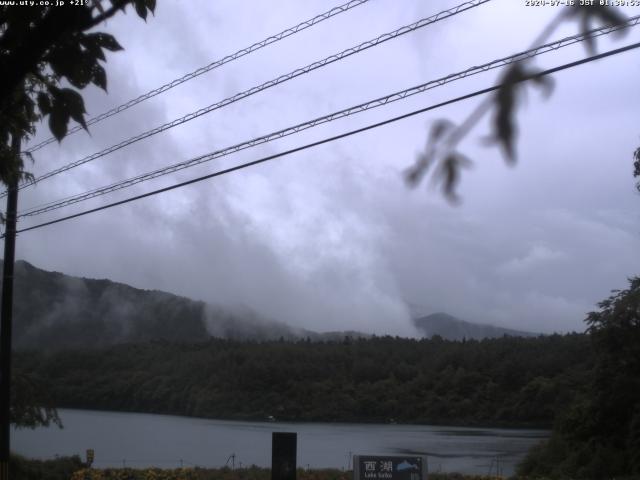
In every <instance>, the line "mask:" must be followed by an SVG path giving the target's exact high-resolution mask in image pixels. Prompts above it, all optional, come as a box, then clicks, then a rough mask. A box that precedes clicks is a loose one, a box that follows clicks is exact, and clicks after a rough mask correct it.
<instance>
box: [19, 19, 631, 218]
mask: <svg viewBox="0 0 640 480" xmlns="http://www.w3.org/2000/svg"><path fill="white" fill-rule="evenodd" d="M639 23H640V15H638V16H636V17H632V18H629V19H628V20H627V21H626V22H625V23H624V24H619V25H615V26H607V27H602V28H599V29H594V30H591V31H589V32H586V33H583V34H579V35H573V36H570V37H566V38H563V39H561V40H558V41H555V42H551V43H548V44H546V45H541V46H539V47H536V48H533V49H530V50H526V51H524V52H520V53H517V54H515V55H511V56H509V57H504V58H501V59H498V60H493V61H491V62H488V63H485V64H483V65H480V66H474V67H471V68H468V69H467V70H463V71H461V72H458V73H453V74H450V75H447V76H446V77H441V78H439V79H436V80H431V81H429V82H426V83H423V84H421V85H418V86H415V87H411V88H408V89H406V90H402V91H400V92H395V93H392V94H390V95H386V96H384V97H380V98H377V99H375V100H370V101H368V102H365V103H361V104H359V105H355V106H352V107H349V108H346V109H343V110H339V111H337V112H334V113H331V114H329V115H325V116H322V117H318V118H315V119H313V120H310V121H307V122H304V123H300V124H298V125H294V126H292V127H288V128H285V129H282V130H278V131H276V132H272V133H269V134H266V135H263V136H260V137H257V138H254V139H251V140H248V141H245V142H242V143H239V144H236V145H233V146H230V147H226V148H223V149H221V150H217V151H215V152H211V153H208V154H205V155H201V156H199V157H195V158H192V159H189V160H186V161H184V162H180V163H177V164H174V165H170V166H168V167H163V168H160V169H157V170H154V171H151V172H147V173H144V174H141V175H138V176H136V177H132V178H130V179H127V180H124V181H120V182H116V183H113V184H111V185H108V186H104V187H100V188H97V189H94V190H90V191H87V192H84V193H81V194H77V195H73V196H69V197H66V198H63V199H59V200H55V201H53V202H49V203H46V204H44V205H39V206H36V207H32V208H30V209H27V210H25V211H23V212H20V214H19V215H18V218H23V217H28V216H35V215H38V214H41V213H45V212H49V211H52V210H57V209H59V208H63V207H66V206H68V205H73V204H75V203H78V202H81V201H84V200H89V199H91V198H95V197H98V196H101V195H105V194H108V193H111V192H114V191H117V190H121V189H124V188H128V187H131V186H133V185H136V184H138V183H142V182H144V181H147V180H151V179H154V178H158V177H160V176H163V175H167V174H170V173H173V172H176V171H179V170H183V169H185V168H189V167H193V166H196V165H199V164H201V163H204V162H208V161H211V160H214V159H217V158H221V157H224V156H227V155H230V154H233V153H236V152H239V151H241V150H245V149H247V148H251V147H254V146H256V145H260V144H263V143H267V142H270V141H273V140H276V139H279V138H283V137H285V136H289V135H292V134H295V133H298V132H301V131H303V130H306V129H309V128H313V127H315V126H317V125H321V124H323V123H328V122H331V121H334V120H337V119H339V118H344V117H348V116H350V115H354V114H357V113H360V112H363V111H366V110H370V109H373V108H377V107H381V106H384V105H387V104H389V103H393V102H396V101H398V100H403V99H406V98H408V97H410V96H413V95H416V94H418V93H423V92H425V91H427V90H430V89H433V88H436V87H439V86H442V85H445V84H447V83H450V82H453V81H456V80H460V79H463V78H466V77H469V76H472V75H476V74H478V73H482V72H486V71H489V70H492V69H495V68H499V67H503V66H506V65H509V64H511V63H513V62H517V61H522V60H527V59H530V58H532V57H535V56H537V55H541V54H544V53H548V52H550V51H555V50H558V49H560V48H564V47H567V46H570V45H573V44H576V43H579V42H583V41H585V40H586V39H587V38H589V39H592V38H596V37H599V36H602V35H608V34H610V33H612V32H615V31H618V30H621V29H623V28H628V27H632V26H636V25H638V24H639Z"/></svg>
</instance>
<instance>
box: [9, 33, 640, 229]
mask: <svg viewBox="0 0 640 480" xmlns="http://www.w3.org/2000/svg"><path fill="white" fill-rule="evenodd" d="M639 47H640V42H638V43H634V44H631V45H627V46H625V47H621V48H617V49H615V50H610V51H608V52H605V53H601V54H598V55H592V56H590V57H587V58H583V59H582V60H576V61H575V62H571V63H565V64H564V65H560V66H559V67H554V68H550V69H548V70H543V71H541V72H538V73H535V74H533V75H527V76H525V77H523V78H521V79H519V80H517V82H516V83H521V82H524V81H527V80H532V79H535V78H541V77H544V76H546V75H551V74H553V73H556V72H559V71H561V70H566V69H569V68H573V67H577V66H578V65H583V64H586V63H590V62H593V61H595V60H600V59H602V58H605V57H609V56H612V55H617V54H620V53H623V52H627V51H629V50H633V49H636V48H639ZM503 85H504V84H498V85H494V86H493V87H488V88H484V89H482V90H476V91H475V92H472V93H468V94H466V95H462V96H460V97H456V98H453V99H450V100H446V101H444V102H441V103H438V104H435V105H430V106H428V107H425V108H421V109H419V110H414V111H412V112H409V113H405V114H403V115H399V116H397V117H393V118H389V119H387V120H383V121H381V122H378V123H373V124H370V125H367V126H365V127H361V128H358V129H355V130H351V131H348V132H345V133H341V134H339V135H335V136H333V137H328V138H325V139H323V140H318V141H317V142H312V143H308V144H306V145H302V146H300V147H296V148H292V149H290V150H286V151H284V152H280V153H276V154H274V155H269V156H267V157H262V158H260V159H258V160H253V161H251V162H247V163H243V164H240V165H236V166H235V167H230V168H227V169H224V170H219V171H217V172H214V173H210V174H208V175H203V176H201V177H197V178H193V179H191V180H187V181H185V182H180V183H176V184H174V185H170V186H168V187H164V188H160V189H157V190H153V191H151V192H147V193H143V194H141V195H136V196H134V197H129V198H127V199H125V200H120V201H118V202H113V203H109V204H107V205H103V206H101V207H97V208H92V209H90V210H85V211H83V212H79V213H75V214H73V215H68V216H66V217H61V218H57V219H55V220H51V221H48V222H44V223H40V224H37V225H33V226H31V227H27V228H23V229H20V230H17V231H16V233H22V232H28V231H30V230H35V229H37V228H42V227H46V226H49V225H53V224H56V223H60V222H64V221H66V220H71V219H73V218H78V217H82V216H84V215H88V214H90V213H95V212H99V211H101V210H106V209H108V208H112V207H116V206H118V205H124V204H125V203H130V202H133V201H136V200H141V199H143V198H147V197H151V196H153V195H157V194H159V193H164V192H168V191H170V190H175V189H177V188H181V187H184V186H187V185H191V184H193V183H198V182H202V181H204V180H208V179H210V178H214V177H218V176H221V175H225V174H227V173H231V172H235V171H236V170H242V169H244V168H247V167H251V166H254V165H258V164H260V163H265V162H268V161H270V160H274V159H276V158H280V157H284V156H287V155H291V154H292V153H296V152H300V151H302V150H306V149H308V148H313V147H317V146H318V145H323V144H325V143H329V142H334V141H336V140H340V139H342V138H345V137H349V136H352V135H356V134H358V133H362V132H365V131H368V130H372V129H374V128H378V127H382V126H384V125H387V124H390V123H393V122H397V121H399V120H403V119H405V118H409V117H412V116H415V115H418V114H420V113H424V112H428V111H430V110H435V109H437V108H441V107H444V106H446V105H451V104H453V103H457V102H460V101H462V100H467V99H469V98H473V97H476V96H479V95H484V94H486V93H491V92H494V91H496V90H498V89H499V88H501V87H502V86H503ZM3 237H4V235H3ZM0 238H2V237H0Z"/></svg>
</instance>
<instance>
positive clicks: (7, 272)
mask: <svg viewBox="0 0 640 480" xmlns="http://www.w3.org/2000/svg"><path fill="white" fill-rule="evenodd" d="M11 148H12V149H13V151H14V152H15V153H16V155H19V154H20V137H18V136H17V135H15V136H13V138H12V140H11ZM17 211H18V179H17V176H16V178H13V179H11V181H10V185H9V188H8V195H7V214H6V218H5V221H6V228H5V234H4V268H3V272H2V304H1V306H0V315H2V316H1V317H0V480H9V454H10V451H11V446H10V437H11V430H10V426H11V418H10V409H11V323H12V321H13V318H12V316H13V315H12V313H13V263H14V260H15V250H16V214H17Z"/></svg>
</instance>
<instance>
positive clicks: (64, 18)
mask: <svg viewBox="0 0 640 480" xmlns="http://www.w3.org/2000/svg"><path fill="white" fill-rule="evenodd" d="M103 3H106V4H108V5H109V6H108V7H107V8H105V7H104V6H103V5H102V4H103ZM155 3H156V1H155V0H108V1H105V2H102V0H97V1H92V2H89V1H87V2H83V4H82V5H77V6H74V7H72V8H67V7H65V8H59V7H56V6H53V5H52V6H39V7H38V6H35V7H24V6H17V5H16V6H11V5H2V6H0V71H1V72H2V75H0V181H2V182H4V183H9V182H13V181H16V180H17V179H19V178H21V177H23V176H24V172H23V160H22V157H21V156H20V155H17V154H16V152H14V151H13V150H12V149H11V148H9V142H10V141H11V138H20V139H24V138H28V137H29V136H31V135H32V134H33V133H34V125H35V122H37V121H38V120H39V119H42V118H45V117H48V122H49V128H50V129H51V132H52V133H53V135H54V136H55V137H56V138H57V139H58V140H61V139H62V138H63V137H64V136H65V135H66V133H67V125H68V123H69V121H70V119H73V120H74V121H76V122H78V123H79V124H80V125H82V126H83V127H84V128H86V124H85V119H84V114H85V113H86V112H85V108H84V101H83V99H82V96H81V95H80V93H79V92H78V90H82V89H83V88H85V87H86V86H87V85H89V84H93V85H95V86H97V87H99V88H102V89H103V90H106V89H107V75H106V72H105V70H104V67H103V66H102V65H101V63H100V62H104V61H105V58H106V57H105V54H104V51H105V50H109V51H116V50H121V49H122V47H121V46H120V45H119V44H118V42H117V41H116V39H115V38H114V37H113V36H111V35H108V34H106V33H99V32H91V33H87V32H88V31H89V30H91V29H93V28H94V27H96V26H98V25H99V24H100V23H101V22H104V21H105V20H107V19H109V18H111V17H112V16H113V15H114V14H116V13H117V12H119V11H121V10H124V9H125V8H126V7H127V6H128V5H133V6H134V8H135V10H136V13H137V14H138V15H139V16H140V17H141V18H143V19H146V17H147V14H148V12H153V11H154V10H155ZM63 83H68V84H70V85H71V86H72V87H73V88H67V87H62V86H61V85H62V84H63Z"/></svg>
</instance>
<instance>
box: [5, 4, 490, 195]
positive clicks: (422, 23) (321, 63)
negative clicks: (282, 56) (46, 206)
mask: <svg viewBox="0 0 640 480" xmlns="http://www.w3.org/2000/svg"><path fill="white" fill-rule="evenodd" d="M489 1H491V0H470V1H468V2H465V3H462V4H460V5H458V6H456V7H453V8H450V9H448V10H444V11H442V12H439V13H437V14H435V15H432V16H431V17H428V18H423V19H421V20H418V21H417V22H414V23H412V24H410V25H405V26H403V27H400V28H398V29H397V30H394V31H393V32H389V33H385V34H382V35H380V36H378V37H376V38H374V39H372V40H368V41H366V42H363V43H361V44H359V45H357V46H355V47H351V48H348V49H346V50H343V51H342V52H340V53H337V54H334V55H331V56H329V57H326V58H324V59H322V60H318V61H316V62H314V63H311V64H309V65H307V66H305V67H301V68H297V69H296V70H293V71H292V72H289V73H287V74H285V75H280V76H279V77H277V78H275V79H272V80H269V81H268V82H265V83H263V84H261V85H258V86H256V87H252V88H250V89H248V90H245V91H243V92H240V93H237V94H236V95H233V96H232V97H228V98H225V99H224V100H221V101H219V102H217V103H214V104H211V105H209V106H207V107H204V108H201V109H199V110H197V111H195V112H191V113H189V114H187V115H185V116H183V117H181V118H178V119H175V120H173V121H171V122H168V123H165V124H163V125H160V126H159V127H156V128H154V129H151V130H148V131H146V132H144V133H141V134H139V135H136V136H135V137H131V138H129V139H127V140H124V141H122V142H120V143H118V144H116V145H112V146H110V147H107V148H106V149H104V150H101V151H99V152H96V153H94V154H91V155H89V156H87V157H84V158H81V159H80V160H76V161H75V162H72V163H69V164H67V165H65V166H63V167H60V168H58V169H56V170H52V171H50V172H48V173H45V174H43V175H41V176H40V177H38V178H36V179H35V180H33V181H28V182H26V183H24V184H22V185H20V187H19V188H20V189H22V188H25V187H28V186H30V185H33V184H35V183H37V182H39V181H42V180H45V179H47V178H50V177H52V176H54V175H57V174H59V173H62V172H65V171H67V170H70V169H72V168H75V167H77V166H80V165H83V164H85V163H87V162H90V161H92V160H96V159H98V158H100V157H103V156H105V155H108V154H110V153H113V152H115V151H117V150H120V149H121V148H124V147H126V146H128V145H131V144H133V143H135V142H138V141H140V140H143V139H145V138H148V137H151V136H153V135H156V134H158V133H161V132H164V131H165V130H168V129H170V128H173V127H176V126H178V125H181V124H183V123H185V122H188V121H190V120H193V119H195V118H198V117H200V116H202V115H205V114H207V113H210V112H212V111H214V110H217V109H220V108H222V107H226V106H227V105H230V104H232V103H235V102H237V101H239V100H242V99H244V98H247V97H249V96H251V95H254V94H256V93H258V92H261V91H263V90H266V89H268V88H271V87H274V86H276V85H279V84H281V83H284V82H287V81H289V80H292V79H294V78H296V77H299V76H300V75H304V74H305V73H309V72H311V71H313V70H316V69H318V68H322V67H325V66H326V65H330V64H332V63H334V62H337V61H339V60H342V59H344V58H346V57H349V56H351V55H353V54H356V53H359V52H362V51H364V50H367V49H369V48H371V47H375V46H377V45H380V44H382V43H384V42H387V41H389V40H392V39H394V38H397V37H399V36H401V35H404V34H406V33H409V32H413V31H414V30H417V29H419V28H423V27H426V26H428V25H431V24H433V23H436V22H439V21H440V20H443V19H445V18H449V17H452V16H454V15H457V14H459V13H461V12H464V11H466V10H469V9H471V8H475V7H477V6H480V5H482V4H483V3H487V2H489ZM3 196H6V192H5V193H3V194H2V195H0V198H1V197H3Z"/></svg>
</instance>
